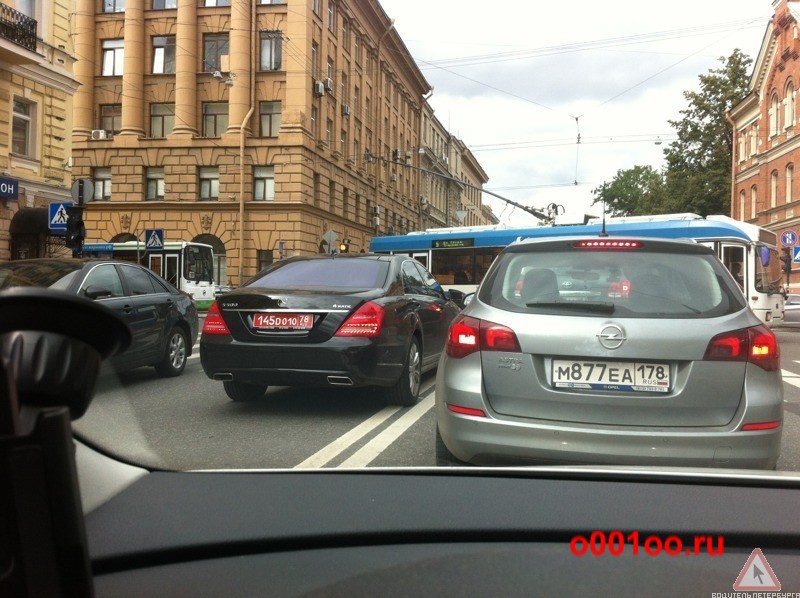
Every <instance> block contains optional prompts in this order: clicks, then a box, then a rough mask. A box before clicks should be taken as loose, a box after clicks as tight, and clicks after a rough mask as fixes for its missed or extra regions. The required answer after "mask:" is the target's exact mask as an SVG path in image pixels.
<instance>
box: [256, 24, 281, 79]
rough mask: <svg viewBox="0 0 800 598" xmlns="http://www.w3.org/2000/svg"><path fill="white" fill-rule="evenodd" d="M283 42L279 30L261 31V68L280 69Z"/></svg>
mask: <svg viewBox="0 0 800 598" xmlns="http://www.w3.org/2000/svg"><path fill="white" fill-rule="evenodd" d="M282 43H283V40H282V34H281V32H280V31H262V32H261V70H262V71H279V70H281V44H282Z"/></svg>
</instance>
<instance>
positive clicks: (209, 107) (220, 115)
mask: <svg viewBox="0 0 800 598" xmlns="http://www.w3.org/2000/svg"><path fill="white" fill-rule="evenodd" d="M227 130H228V103H227V102H206V103H205V104H203V137H219V136H220V135H222V134H223V133H224V132H225V131H227Z"/></svg>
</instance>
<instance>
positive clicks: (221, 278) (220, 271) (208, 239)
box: [192, 234, 228, 285]
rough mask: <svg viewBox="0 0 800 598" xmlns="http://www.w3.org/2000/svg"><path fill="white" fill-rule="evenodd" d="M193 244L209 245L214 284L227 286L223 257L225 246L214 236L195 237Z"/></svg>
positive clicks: (224, 259) (224, 257)
mask: <svg viewBox="0 0 800 598" xmlns="http://www.w3.org/2000/svg"><path fill="white" fill-rule="evenodd" d="M192 241H194V242H195V243H205V244H206V245H211V247H212V249H213V250H214V282H215V283H216V284H218V285H227V284H228V272H227V264H226V256H225V253H226V251H225V244H224V243H223V242H222V240H221V239H220V238H219V237H217V236H216V235H209V234H204V235H197V236H196V237H195V238H194V239H192Z"/></svg>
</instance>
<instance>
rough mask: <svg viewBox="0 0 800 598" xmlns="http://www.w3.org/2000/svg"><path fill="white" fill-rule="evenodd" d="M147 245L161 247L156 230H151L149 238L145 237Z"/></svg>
mask: <svg viewBox="0 0 800 598" xmlns="http://www.w3.org/2000/svg"><path fill="white" fill-rule="evenodd" d="M147 246H148V247H150V248H159V247H161V238H160V237H159V236H158V233H157V232H156V231H153V234H152V235H150V238H149V239H147Z"/></svg>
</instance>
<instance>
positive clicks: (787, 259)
mask: <svg viewBox="0 0 800 598" xmlns="http://www.w3.org/2000/svg"><path fill="white" fill-rule="evenodd" d="M791 252H792V250H791V249H789V248H788V247H784V249H783V255H782V256H781V262H783V265H782V266H781V270H783V273H784V274H786V275H787V276H788V275H789V274H791V273H792V255H791Z"/></svg>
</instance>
